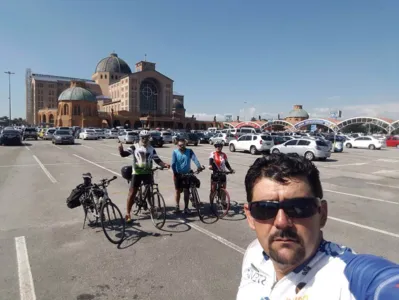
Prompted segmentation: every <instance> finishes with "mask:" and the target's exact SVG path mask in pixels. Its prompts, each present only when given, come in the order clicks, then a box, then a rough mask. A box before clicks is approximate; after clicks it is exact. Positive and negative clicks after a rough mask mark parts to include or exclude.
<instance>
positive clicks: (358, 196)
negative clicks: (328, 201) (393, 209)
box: [323, 189, 399, 205]
mask: <svg viewBox="0 0 399 300" xmlns="http://www.w3.org/2000/svg"><path fill="white" fill-rule="evenodd" d="M323 191H325V192H329V193H335V194H341V195H346V196H351V197H356V198H361V199H367V200H371V201H378V202H385V203H390V204H396V205H399V202H394V201H388V200H382V199H377V198H371V197H366V196H361V195H356V194H349V193H344V192H337V191H333V190H326V189H323Z"/></svg>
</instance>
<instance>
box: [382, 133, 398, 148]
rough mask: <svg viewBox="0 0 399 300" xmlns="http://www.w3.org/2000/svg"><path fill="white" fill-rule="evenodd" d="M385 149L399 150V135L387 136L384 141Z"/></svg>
mask: <svg viewBox="0 0 399 300" xmlns="http://www.w3.org/2000/svg"><path fill="white" fill-rule="evenodd" d="M385 143H386V145H387V147H396V148H399V135H395V136H389V137H387V139H386V140H385Z"/></svg>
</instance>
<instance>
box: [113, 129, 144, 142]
mask: <svg viewBox="0 0 399 300" xmlns="http://www.w3.org/2000/svg"><path fill="white" fill-rule="evenodd" d="M118 139H119V142H121V143H126V144H134V143H137V142H138V141H139V135H138V133H137V132H134V131H121V132H120V133H119V135H118Z"/></svg>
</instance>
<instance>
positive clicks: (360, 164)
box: [329, 163, 368, 167]
mask: <svg viewBox="0 0 399 300" xmlns="http://www.w3.org/2000/svg"><path fill="white" fill-rule="evenodd" d="M367 164H368V163H353V164H345V165H331V166H329V167H346V166H363V165H367Z"/></svg>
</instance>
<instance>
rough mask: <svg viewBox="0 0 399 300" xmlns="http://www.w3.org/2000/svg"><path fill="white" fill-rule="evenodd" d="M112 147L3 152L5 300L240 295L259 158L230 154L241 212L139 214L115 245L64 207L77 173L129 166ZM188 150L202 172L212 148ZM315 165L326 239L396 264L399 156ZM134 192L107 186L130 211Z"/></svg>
mask: <svg viewBox="0 0 399 300" xmlns="http://www.w3.org/2000/svg"><path fill="white" fill-rule="evenodd" d="M117 146H118V144H117V143H116V140H98V141H82V140H76V144H75V145H58V146H55V145H52V144H51V141H26V142H25V145H24V146H19V147H10V146H9V147H0V195H1V207H2V209H1V211H0V265H1V266H2V268H1V270H0V291H1V296H0V298H1V299H11V300H15V299H19V298H20V295H21V294H24V295H33V294H35V295H36V299H57V300H58V299H68V300H70V299H77V300H91V299H101V300H105V299H146V300H147V299H198V300H199V299H234V298H235V295H236V291H237V287H238V284H239V281H240V275H241V274H240V272H241V262H242V257H243V253H244V251H245V248H246V247H247V245H248V244H249V243H250V242H251V241H252V240H253V239H255V234H254V232H252V231H251V230H250V229H249V228H248V226H247V223H246V220H245V216H244V214H243V211H242V205H243V203H244V202H245V189H244V177H245V174H246V171H247V169H248V166H249V165H251V163H252V162H253V161H254V159H255V158H256V157H258V156H253V155H251V154H248V153H239V152H235V153H230V152H229V151H228V147H225V151H226V153H227V155H228V157H229V160H230V164H231V165H232V167H233V168H234V169H235V170H236V174H234V175H231V176H229V177H228V190H229V192H230V196H231V200H232V201H233V203H234V204H235V205H234V206H233V207H232V210H231V212H230V214H229V216H228V217H226V219H225V220H219V221H217V222H215V223H213V224H204V223H202V222H200V221H199V220H198V217H197V216H196V215H195V214H193V215H192V216H190V217H189V218H188V219H185V218H183V216H182V215H178V216H175V215H174V214H173V213H172V212H169V215H168V220H167V223H166V225H165V227H164V228H163V230H158V229H155V227H154V226H153V225H152V223H151V220H150V219H149V218H143V219H139V220H137V218H135V219H134V223H133V224H132V225H131V226H130V225H129V226H128V227H127V229H126V234H127V238H126V240H125V241H124V242H123V243H122V244H121V245H120V247H118V246H116V245H113V244H111V243H109V242H108V240H107V239H106V238H105V236H104V234H103V232H102V230H101V228H87V227H86V228H85V229H82V225H83V211H82V209H81V208H80V207H79V208H76V209H73V210H70V209H68V208H67V206H66V203H65V200H66V198H67V196H68V195H69V193H70V191H71V189H73V188H74V187H76V186H77V185H78V184H79V183H81V182H82V177H81V174H82V173H85V172H91V174H92V175H93V178H94V181H96V182H97V181H99V180H100V179H102V178H110V177H112V176H114V175H119V172H120V169H121V167H122V166H124V165H128V164H130V162H131V158H121V157H120V156H119V154H118V151H117ZM125 147H126V146H125ZM191 148H192V149H193V150H194V151H195V153H196V154H197V156H198V158H199V160H200V162H201V164H203V165H207V163H208V157H209V154H210V152H211V151H212V149H213V147H212V146H210V145H199V146H197V147H191ZM173 149H174V145H172V144H167V145H165V146H164V147H162V148H156V150H157V152H158V154H159V155H160V156H161V158H162V159H163V160H164V161H166V162H169V163H170V161H171V154H172V150H173ZM315 164H316V165H317V166H318V167H319V170H320V172H321V178H322V183H323V187H324V191H325V199H326V200H328V203H329V220H328V223H327V226H326V228H325V230H324V237H325V238H326V239H327V240H332V241H335V242H338V243H341V244H344V245H346V246H349V247H352V248H353V249H354V250H355V251H356V252H359V253H372V254H375V255H379V256H383V257H386V258H388V259H390V260H393V261H394V262H396V263H399V252H398V249H399V232H398V228H399V226H398V225H399V218H398V213H399V201H398V196H397V195H398V192H399V190H398V189H399V185H398V184H397V182H398V179H399V168H398V166H399V149H382V150H375V151H371V150H360V149H345V150H344V152H343V153H333V154H332V156H331V158H330V159H329V160H327V161H320V162H318V161H316V162H315ZM171 175H172V173H171V172H170V171H166V170H165V171H160V172H158V173H157V175H156V181H157V182H158V183H159V186H160V191H161V192H162V194H163V195H164V198H165V201H166V205H167V206H169V207H171V208H172V207H174V205H175V204H174V186H173V181H172V176H171ZM198 177H199V179H200V180H201V188H200V196H201V199H202V201H203V202H207V201H208V196H207V194H208V190H209V177H210V171H208V170H206V171H204V172H202V173H201V174H200V175H199V176H198ZM127 189H128V185H127V183H126V181H124V180H123V179H122V178H121V177H119V178H118V180H116V181H113V182H112V183H111V185H110V186H109V191H110V196H111V197H112V200H113V201H114V202H115V203H116V204H117V205H118V206H119V207H120V209H121V211H122V213H123V214H124V213H125V211H126V208H125V199H126V193H127ZM182 202H183V201H182ZM182 204H183V203H182ZM25 245H26V248H25ZM20 281H21V282H22V283H23V285H22V286H21V287H20V284H19V282H20ZM24 299H34V298H24Z"/></svg>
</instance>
